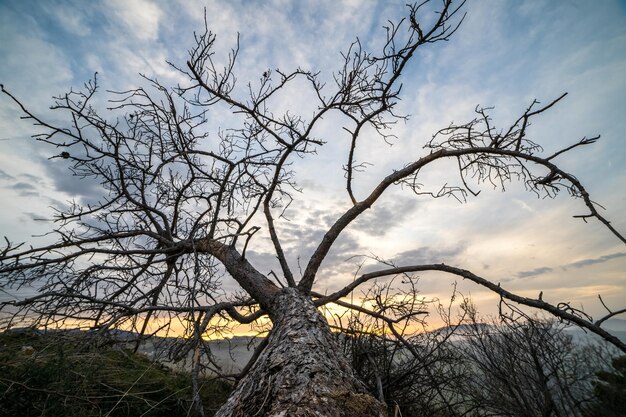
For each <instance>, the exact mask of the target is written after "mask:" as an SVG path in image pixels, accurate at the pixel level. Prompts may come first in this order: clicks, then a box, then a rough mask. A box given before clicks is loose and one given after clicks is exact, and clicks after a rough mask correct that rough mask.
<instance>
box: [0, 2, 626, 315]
mask: <svg viewBox="0 0 626 417" xmlns="http://www.w3.org/2000/svg"><path fill="white" fill-rule="evenodd" d="M405 3H406V1H404V0H402V1H374V0H363V1H357V0H351V1H348V0H346V1H336V0H323V1H312V0H305V1H295V0H293V1H289V0H273V1H225V0H224V1H204V2H202V1H187V0H178V1H175V0H172V1H165V0H163V1H150V0H109V1H89V2H87V1H80V0H74V1H72V0H48V1H35V0H0V57H2V59H0V83H2V84H3V85H4V86H5V88H7V89H8V90H9V91H11V92H12V94H14V95H15V96H17V97H19V98H20V99H22V100H23V102H24V103H25V104H26V105H27V106H28V107H29V108H31V109H33V110H34V111H36V112H39V113H40V114H45V115H49V117H51V118H52V117H55V116H54V115H52V114H50V113H49V112H48V111H47V108H48V107H49V106H50V104H51V103H52V100H51V97H52V96H54V95H57V94H61V93H63V92H65V91H68V90H69V88H71V87H80V86H81V85H82V84H83V83H84V82H86V81H87V80H89V79H90V77H92V76H93V74H94V73H95V72H98V78H99V82H100V85H101V86H102V89H103V90H118V91H119V90H124V89H127V88H132V87H136V86H139V85H142V82H143V81H142V80H141V78H140V77H139V75H138V74H140V73H141V74H145V75H148V76H151V77H156V78H158V79H159V81H160V82H161V83H162V84H165V85H172V86H173V85H175V84H176V83H178V82H180V81H181V75H180V74H178V73H177V72H176V71H174V70H173V69H172V68H171V67H170V66H169V65H168V64H167V62H166V61H170V62H172V63H175V64H180V65H184V62H185V60H186V57H187V50H188V49H189V48H190V47H191V46H192V43H193V32H194V30H196V31H201V30H202V29H203V8H204V7H206V19H207V23H208V26H209V28H210V29H211V30H212V31H213V32H214V33H215V34H216V35H217V40H218V43H217V50H216V55H217V56H222V57H223V56H225V54H227V53H228V51H229V49H230V48H232V47H233V46H234V45H235V42H236V39H237V34H239V36H240V53H239V62H238V64H237V77H238V79H239V80H240V86H243V87H245V84H246V82H247V81H248V80H251V81H257V80H258V79H259V77H260V76H261V74H262V73H263V72H264V71H266V70H267V69H272V70H275V69H281V70H284V71H288V70H294V69H296V68H297V67H301V68H304V69H310V70H312V71H320V73H321V76H322V77H325V79H327V80H331V79H332V78H331V77H332V74H333V72H336V71H337V70H338V69H339V66H340V64H341V55H340V52H341V51H345V50H347V48H348V46H349V45H350V43H351V42H352V41H354V40H355V39H356V37H358V38H359V39H360V40H361V41H362V43H363V45H364V46H365V47H366V48H374V49H375V48H376V46H379V45H380V43H381V41H382V40H384V34H385V32H384V29H383V26H384V25H385V24H387V23H386V22H387V20H392V21H397V20H398V19H400V18H402V17H403V16H406V13H407V8H406V6H405ZM435 4H436V3H435ZM465 11H466V13H467V15H466V18H465V20H464V22H463V24H462V26H461V27H460V29H459V30H458V31H457V33H455V34H454V36H453V37H452V38H451V39H450V41H449V42H445V43H437V44H434V45H428V46H427V47H425V48H423V50H421V51H419V52H418V53H417V55H416V57H415V59H414V61H413V62H412V63H411V64H410V66H409V67H408V68H407V70H406V72H405V74H404V76H403V79H402V82H403V89H402V101H401V103H400V106H399V110H400V112H402V113H404V114H409V115H410V116H411V117H410V118H409V120H408V121H407V122H406V123H399V124H398V125H397V126H396V127H395V128H394V131H393V133H394V134H395V135H396V137H397V139H394V140H393V141H392V142H393V143H392V145H391V146H390V145H388V144H386V143H384V142H383V141H381V140H378V139H376V138H375V137H372V138H368V142H367V145H366V146H362V147H360V148H359V149H358V150H357V159H358V160H359V161H366V162H369V163H371V164H372V165H371V166H369V167H368V169H367V170H366V171H365V172H362V173H359V174H358V175H357V177H356V187H355V190H356V194H357V198H358V197H359V196H361V197H364V196H366V195H367V191H368V190H371V189H372V187H373V186H375V184H376V183H377V181H380V179H381V178H383V177H384V176H385V175H387V174H389V173H390V172H392V171H393V169H394V168H396V169H397V168H400V167H402V166H404V165H406V164H407V163H409V162H411V161H413V160H415V159H417V158H419V157H420V156H422V155H424V154H426V153H427V151H426V150H424V149H423V146H424V144H425V143H426V142H427V141H428V140H429V139H430V138H431V137H432V135H433V134H434V133H435V132H436V131H437V130H439V129H441V128H443V127H446V126H448V125H449V124H450V123H451V122H453V121H454V122H457V123H461V122H467V121H469V120H471V119H472V118H473V117H474V113H473V112H474V109H475V108H476V106H477V105H480V106H483V107H491V106H493V107H494V109H493V110H492V111H491V114H492V117H493V122H494V123H495V125H496V126H500V127H508V125H509V124H510V123H512V122H513V121H514V120H515V119H517V117H519V116H520V115H521V114H522V113H523V112H524V110H525V109H526V108H527V107H528V105H529V104H530V103H531V102H532V101H533V100H534V99H537V100H539V101H541V102H543V103H548V102H550V101H551V100H553V99H555V98H556V97H558V96H560V95H561V94H562V93H564V92H568V93H569V94H568V96H567V97H566V99H565V100H564V101H563V102H561V103H559V104H558V106H556V107H555V108H554V109H552V110H550V111H549V112H547V113H545V114H542V115H541V117H539V118H538V119H537V120H536V121H535V122H534V123H533V125H532V127H531V130H530V133H531V134H532V137H533V140H534V141H535V142H538V143H540V144H541V145H542V146H543V147H544V148H545V151H546V153H550V151H554V150H556V149H558V148H559V147H563V146H567V145H568V144H572V143H575V142H577V141H578V140H580V139H581V138H582V137H584V136H587V137H591V136H594V135H597V134H600V135H601V140H600V141H599V142H598V143H596V144H594V145H592V146H590V147H586V148H584V149H579V150H576V151H574V152H572V153H569V154H568V155H567V156H566V157H564V158H562V159H561V160H560V161H559V162H560V163H562V166H563V167H564V168H565V169H566V170H568V171H569V172H571V173H572V174H574V175H575V176H576V177H577V178H579V179H580V180H581V181H582V183H583V184H584V185H585V186H586V187H587V189H588V190H589V191H590V193H591V195H592V198H593V200H594V201H596V202H598V203H600V204H602V206H603V207H605V208H606V210H605V211H604V212H603V213H604V214H605V215H606V217H607V218H608V219H609V220H610V221H611V222H612V224H613V225H614V226H615V227H616V228H617V229H618V230H621V231H622V232H626V217H625V216H624V213H626V191H625V190H626V138H625V137H624V132H626V76H625V75H624V74H626V3H625V2H623V1H610V0H603V1H599V2H589V1H586V0H562V1H558V2H556V1H551V0H533V1H501V0H473V1H468V2H467V4H466V6H465ZM431 16H432V15H431ZM299 88H302V90H299ZM237 91H245V89H240V90H237ZM308 94H310V92H308V91H307V90H305V87H304V86H301V87H298V86H296V87H295V88H294V89H293V90H290V91H288V93H287V94H284V95H282V96H281V97H280V100H279V102H278V103H276V105H277V107H279V108H284V109H291V110H293V111H302V112H305V114H306V111H307V105H309V104H310V101H309V100H308V98H309V97H310V96H309V95H308ZM19 116H20V113H19V111H18V109H17V108H16V106H15V105H14V104H13V103H11V102H10V101H9V100H8V99H7V97H6V96H2V97H1V98H0V235H4V236H7V237H8V238H9V239H10V240H11V241H28V242H36V241H37V239H36V238H34V237H33V236H35V235H41V234H43V233H45V232H46V231H47V230H49V229H50V224H49V223H48V222H46V221H43V220H42V219H45V218H47V217H49V216H50V214H51V209H50V207H59V206H63V205H64V204H66V202H67V201H68V200H71V199H76V200H79V201H89V199H92V198H95V197H97V193H98V190H97V189H96V188H95V187H93V184H89V183H86V182H84V181H79V180H77V179H76V178H72V177H71V176H70V175H68V173H67V171H66V170H65V168H64V167H63V166H62V164H59V163H56V161H58V160H49V159H48V158H49V157H50V156H52V155H54V154H56V153H58V152H55V150H54V149H51V148H49V147H46V146H43V144H41V143H37V142H35V141H33V140H32V139H30V137H29V136H30V135H31V134H33V133H35V132H36V130H35V129H34V128H33V127H32V126H30V125H29V124H28V123H27V122H24V121H22V120H20V119H19ZM213 117H214V118H215V120H214V121H213V122H212V123H213V124H215V125H220V123H225V124H227V123H228V122H229V120H231V116H230V115H229V111H228V109H223V110H222V113H217V114H216V116H213ZM339 122H340V120H335V119H332V118H331V119H330V120H329V121H328V122H327V123H326V124H325V125H324V127H323V128H322V129H321V130H320V132H318V134H319V135H321V136H323V138H324V139H325V140H327V144H326V145H325V146H324V147H323V148H321V149H320V150H319V152H318V154H317V155H314V156H313V157H311V158H308V159H306V160H303V161H297V162H296V163H295V164H294V169H295V170H296V172H297V177H296V178H297V181H298V184H299V185H300V186H301V187H302V190H303V191H302V194H300V195H296V196H295V197H296V200H295V201H294V203H293V204H292V205H291V206H290V208H289V209H288V210H287V212H286V213H285V214H286V217H287V218H288V219H289V221H287V220H281V221H280V222H279V224H278V228H279V233H280V234H281V236H283V239H284V240H285V242H286V244H285V248H286V253H287V256H288V259H289V261H290V262H291V263H292V265H296V264H297V262H298V259H299V258H300V259H304V260H306V259H307V255H310V254H311V253H312V251H313V250H314V248H315V247H316V246H317V244H318V242H319V241H320V239H321V237H322V236H323V234H324V233H325V231H326V229H327V227H328V226H329V225H330V224H332V222H333V220H334V219H336V218H337V217H338V216H339V215H340V214H341V212H342V211H344V210H346V209H347V208H348V207H349V205H350V200H349V198H348V196H347V194H346V192H345V181H344V179H343V172H342V169H341V168H342V165H343V164H345V161H346V159H347V156H346V155H347V150H348V147H347V146H348V141H347V136H346V134H345V132H344V131H343V130H342V129H341V128H340V127H338V123H339ZM335 123H336V124H335ZM222 127H228V126H222ZM420 180H421V183H422V184H424V187H425V189H427V190H433V191H437V190H438V189H439V188H440V187H441V186H442V185H444V184H454V183H455V182H456V183H458V181H459V179H458V176H455V175H454V172H453V170H451V169H450V166H448V165H446V164H443V163H442V164H437V165H434V166H433V167H430V168H429V169H427V170H425V171H424V172H423V173H421V178H420ZM474 188H476V189H480V190H481V193H480V195H479V196H477V197H472V198H469V199H468V201H467V202H466V203H464V204H461V203H459V202H458V201H456V200H454V199H438V200H433V199H430V198H428V197H425V196H416V195H414V194H412V193H411V192H410V190H407V189H402V188H401V187H395V188H394V189H392V190H390V192H388V193H386V194H385V195H384V197H383V198H382V199H381V200H379V202H378V204H377V205H376V206H374V207H373V208H372V209H371V210H369V211H368V212H367V213H366V214H365V215H364V216H363V217H362V218H361V219H360V220H359V221H357V222H356V224H354V225H353V226H351V227H350V228H349V229H348V230H347V231H346V233H345V234H344V235H343V236H342V238H341V239H340V240H339V241H338V242H337V244H336V246H335V248H334V249H333V251H331V253H330V254H329V257H328V258H327V260H326V261H325V263H324V264H323V268H322V270H321V271H320V273H319V274H318V277H319V278H318V281H317V284H316V289H318V290H320V291H333V290H336V289H338V288H340V287H341V286H342V285H345V283H346V282H349V281H350V280H351V279H352V277H353V273H354V271H355V265H356V264H358V263H359V262H361V261H363V260H364V259H366V258H363V257H362V256H363V255H369V256H371V255H375V256H377V257H380V258H384V259H387V260H390V261H393V262H394V263H396V264H397V265H407V264H417V263H438V262H445V263H447V264H450V265H455V266H460V267H463V268H466V269H469V270H471V271H472V272H474V273H475V274H478V275H481V276H483V277H485V278H488V279H490V280H493V281H494V282H500V283H501V285H502V286H503V287H504V288H506V289H508V290H510V291H514V292H517V293H518V294H521V295H524V296H532V297H536V296H537V294H538V293H539V292H540V291H543V299H544V300H546V301H550V302H554V303H559V302H565V301H566V302H571V303H572V305H573V306H575V307H578V308H583V309H584V310H585V311H586V312H587V313H589V314H591V315H593V316H595V317H599V316H600V315H602V314H604V313H605V311H604V310H603V308H602V306H601V304H600V303H599V301H598V295H602V297H603V299H604V301H605V303H606V304H607V305H608V306H609V307H611V308H614V309H617V308H623V307H625V304H626V303H625V301H624V300H626V248H625V247H624V246H623V244H621V243H620V242H619V241H618V240H617V239H616V238H615V237H614V236H612V235H611V234H610V233H609V232H608V231H607V230H605V229H604V228H603V227H602V226H601V225H599V224H598V222H595V221H593V220H592V221H590V222H589V223H585V222H583V221H581V220H580V219H574V218H573V217H572V216H574V215H578V214H586V211H585V207H584V205H583V203H582V201H577V200H573V199H571V198H569V197H568V196H567V195H559V196H558V197H557V198H556V199H542V198H537V196H535V195H533V194H532V193H528V192H526V191H525V190H524V188H523V186H522V185H520V184H515V183H513V184H509V185H507V189H506V192H502V190H501V189H492V188H491V187H489V186H484V185H482V186H477V185H476V186H474ZM268 248H269V246H268V244H267V241H263V239H262V238H259V241H258V242H257V245H256V246H253V251H252V252H251V259H253V260H254V261H255V262H257V264H258V265H260V269H261V272H268V271H269V270H270V269H274V270H278V268H276V266H275V265H273V264H272V263H273V260H272V255H271V254H270V253H269V251H268ZM359 256H361V257H359ZM454 282H455V280H454V279H453V278H451V277H449V276H445V275H441V274H426V275H423V276H422V277H421V279H420V289H421V291H422V294H423V295H424V297H427V298H430V297H438V298H440V299H442V300H445V299H446V298H447V297H449V296H450V292H451V289H452V285H453V283H454ZM458 289H459V290H460V291H461V292H462V293H463V294H464V295H466V296H471V297H472V299H473V300H474V302H475V303H476V304H477V306H478V308H479V310H480V311H482V312H485V313H492V312H494V311H495V304H496V301H497V300H496V298H495V297H494V296H493V294H490V293H489V292H488V291H486V290H483V289H482V288H480V287H477V286H476V285H474V284H472V283H467V282H459V283H458Z"/></svg>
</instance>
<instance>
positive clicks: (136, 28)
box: [107, 0, 163, 41]
mask: <svg viewBox="0 0 626 417" xmlns="http://www.w3.org/2000/svg"><path fill="white" fill-rule="evenodd" d="M107 6H109V7H111V8H112V11H113V13H114V14H115V16H117V18H118V19H119V20H118V21H119V23H121V24H122V26H123V27H124V28H125V32H124V34H129V35H132V36H135V37H136V38H137V39H139V40H141V41H155V40H157V38H158V35H159V23H160V20H161V16H162V15H163V13H162V11H161V9H160V8H159V6H158V4H156V3H155V2H151V1H149V0H130V1H128V0H111V1H109V2H108V3H107Z"/></svg>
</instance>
